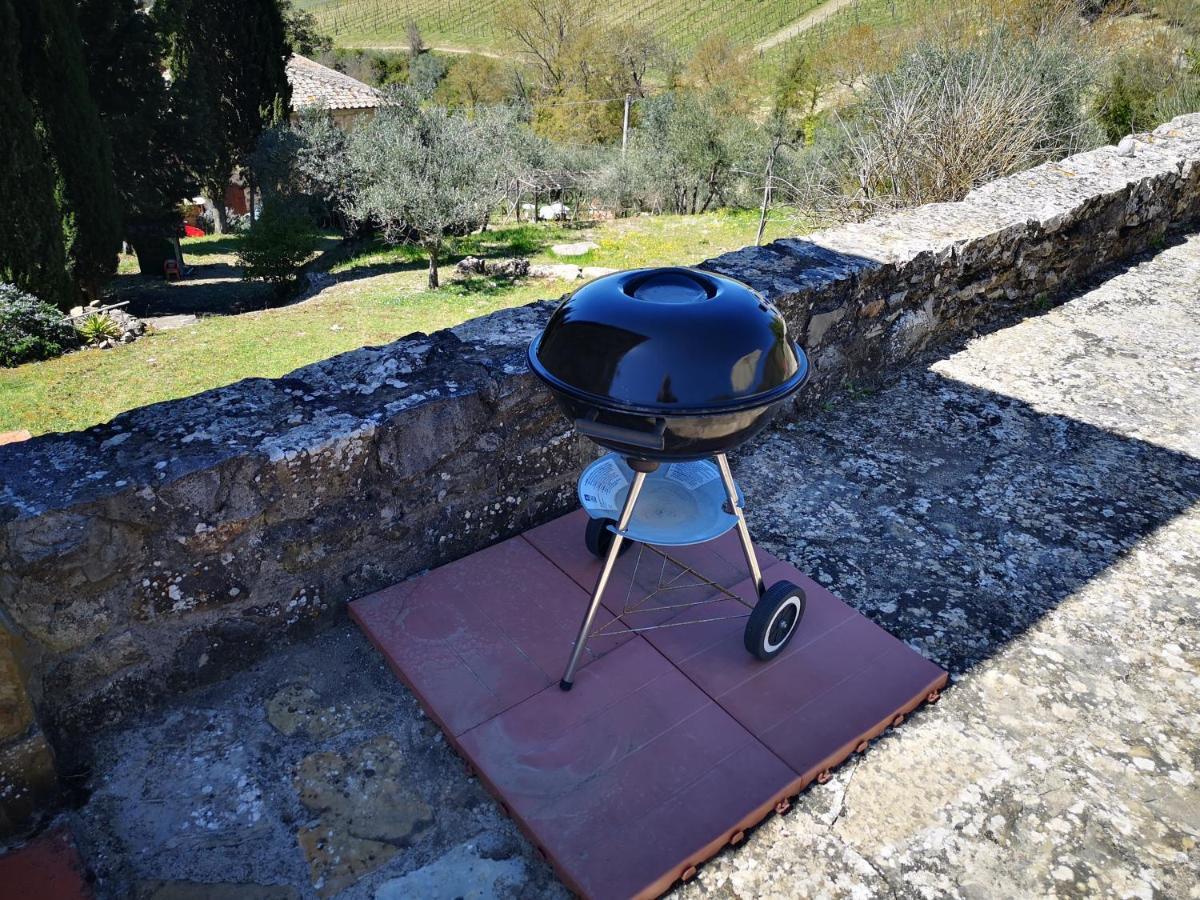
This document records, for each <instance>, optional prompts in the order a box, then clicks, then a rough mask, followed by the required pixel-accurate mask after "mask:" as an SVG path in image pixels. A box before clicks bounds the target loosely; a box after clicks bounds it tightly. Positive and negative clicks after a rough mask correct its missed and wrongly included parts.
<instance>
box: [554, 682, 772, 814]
mask: <svg viewBox="0 0 1200 900" xmlns="http://www.w3.org/2000/svg"><path fill="white" fill-rule="evenodd" d="M667 663H668V664H670V660H667ZM676 671H679V670H678V669H677V670H676ZM679 674H680V675H683V673H682V672H679ZM659 677H660V678H661V677H665V675H664V676H659ZM684 678H685V679H686V680H687V681H689V682H690V681H691V679H690V678H687V676H686V675H684ZM655 680H657V679H655ZM647 684H649V682H647ZM693 686H694V687H696V688H697V690H700V694H701V696H703V697H704V699H705V700H706V701H707V702H705V703H701V704H700V706H699V707H697V708H696V709H694V710H692V712H690V713H688V714H687V715H686V716H684V717H683V718H682V719H680V720H679V721H677V722H673V723H672V724H670V725H668V726H667V727H666V728H664V729H663V730H662V731H659V732H656V733H655V734H653V735H651V736H650V737H648V738H646V740H644V741H642V742H641V743H640V744H638V745H637V746H636V747H634V748H632V749H631V750H629V751H628V752H626V753H624V754H622V756H621V757H620V758H619V759H617V760H616V761H614V762H612V763H610V764H609V765H607V766H605V767H604V768H602V769H598V770H597V771H595V772H593V773H592V774H591V775H589V776H588V777H587V778H584V779H583V780H582V781H580V782H579V783H578V784H577V785H575V790H578V789H580V788H582V787H583V786H584V785H587V784H590V783H591V782H593V781H595V780H596V779H597V778H599V777H600V776H601V775H603V774H605V773H607V772H609V771H611V770H612V769H613V768H614V767H615V766H617V765H619V764H620V763H622V762H624V761H625V760H626V759H628V758H630V757H631V756H633V755H634V754H635V753H638V752H639V751H641V750H643V749H645V748H646V747H649V746H650V745H651V744H653V743H655V742H656V741H658V740H661V739H662V738H664V737H666V736H667V735H668V734H670V733H671V732H672V731H674V730H675V729H677V728H678V727H679V726H681V725H683V724H684V723H685V722H687V721H689V720H691V719H694V718H695V717H696V716H698V715H700V714H701V713H702V712H704V710H705V709H706V708H707V707H708V706H710V705H711V706H715V707H716V708H717V710H719V711H720V712H722V713H724V714H725V715H727V716H729V718H730V719H731V720H732V721H733V723H734V724H735V725H737V726H738V727H739V728H740V729H742V731H743V732H745V734H746V738H747V741H745V742H743V744H744V743H750V742H753V743H758V744H761V743H762V742H761V741H759V740H758V736H757V735H756V734H754V732H752V731H750V730H749V729H748V728H746V726H745V725H743V724H742V723H741V722H739V721H738V720H737V718H736V717H734V716H733V715H731V714H730V713H729V711H728V710H726V709H724V708H723V707H721V706H720V705H719V704H717V703H716V702H714V701H713V699H712V698H711V697H709V696H708V694H706V693H704V691H703V690H702V689H701V688H700V687H699V685H695V684H693ZM638 690H641V688H639V689H638ZM615 705H616V704H615V703H614V704H610V707H611V706H615ZM610 707H606V709H608V708H610ZM739 749H741V748H739ZM764 749H765V750H767V752H769V753H771V754H772V755H775V754H774V751H772V750H771V748H770V747H764ZM735 753H737V750H731V751H730V752H729V753H727V754H726V755H725V756H722V757H721V758H720V760H718V761H717V762H715V763H713V765H711V766H709V767H708V768H707V769H705V774H707V773H708V772H711V771H712V770H713V769H714V768H716V766H717V765H719V764H720V763H721V762H724V761H725V760H726V759H728V758H729V757H730V756H732V755H734V754H735ZM780 763H781V764H782V765H783V766H784V767H785V768H786V769H788V770H789V771H792V772H795V769H793V768H792V767H791V766H789V765H788V764H787V763H785V762H783V760H780ZM693 783H694V781H693V782H689V785H690V784H693ZM676 793H678V792H676ZM670 796H671V797H673V796H675V794H671V795H670ZM561 799H562V798H561V797H556V798H554V799H552V800H548V801H546V803H544V804H542V805H540V806H537V807H535V808H534V810H533V811H532V814H533V815H536V814H537V813H539V812H541V811H543V810H545V809H548V808H549V807H550V806H551V805H553V804H554V803H558V802H560V801H561ZM667 799H670V797H668V798H667ZM664 802H665V801H664ZM660 805H661V804H660Z"/></svg>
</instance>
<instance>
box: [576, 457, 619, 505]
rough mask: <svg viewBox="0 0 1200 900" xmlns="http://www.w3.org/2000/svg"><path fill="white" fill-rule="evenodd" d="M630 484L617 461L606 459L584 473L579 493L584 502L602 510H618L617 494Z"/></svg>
mask: <svg viewBox="0 0 1200 900" xmlns="http://www.w3.org/2000/svg"><path fill="white" fill-rule="evenodd" d="M626 484H628V482H627V481H626V480H625V473H624V472H622V471H621V467H620V466H618V465H617V462H616V460H613V459H606V460H604V461H602V462H600V463H599V464H597V465H595V466H592V467H591V468H590V469H588V470H587V471H586V472H584V473H583V478H582V479H581V480H580V482H579V493H580V495H581V496H582V497H583V502H584V503H586V504H589V505H593V506H597V507H600V508H601V509H616V508H617V494H618V493H620V491H621V488H623V487H625V485H626Z"/></svg>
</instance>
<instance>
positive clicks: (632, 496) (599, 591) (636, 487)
mask: <svg viewBox="0 0 1200 900" xmlns="http://www.w3.org/2000/svg"><path fill="white" fill-rule="evenodd" d="M645 480H646V473H645V472H634V473H633V483H632V484H631V485H629V496H627V497H626V498H625V506H624V507H622V509H621V518H620V519H618V520H617V534H614V535H613V539H612V544H611V545H610V546H609V548H608V555H607V556H606V557H604V568H602V569H601V570H600V577H599V578H597V579H596V588H595V590H593V591H592V602H591V604H590V605H589V606H588V609H587V612H586V613H585V614H584V616H583V624H582V625H580V626H579V636H578V637H576V638H575V646H574V647H572V648H571V659H570V661H569V662H568V663H567V670H566V671H565V672H564V673H563V677H562V681H560V682H559V683H558V686H559V687H560V688H562V689H563V690H564V691H569V690H570V689H571V685H572V683H573V682H574V681H575V668H576V667H577V666H578V665H579V657H580V656H582V655H583V648H584V647H586V646H587V642H588V635H589V634H590V633H591V630H592V621H593V620H594V619H595V618H596V610H598V609H599V608H600V598H601V597H602V596H604V589H605V587H607V586H608V578H609V576H610V575H612V570H613V566H615V565H616V564H617V555H618V554H619V553H620V552H621V544H622V543H623V542H624V540H625V538H623V537H622V536H621V534H620V532H622V531H624V530H625V529H626V528H628V527H629V520H630V519H631V518H633V506H634V504H635V503H637V498H638V494H640V493H641V492H642V482H644V481H645Z"/></svg>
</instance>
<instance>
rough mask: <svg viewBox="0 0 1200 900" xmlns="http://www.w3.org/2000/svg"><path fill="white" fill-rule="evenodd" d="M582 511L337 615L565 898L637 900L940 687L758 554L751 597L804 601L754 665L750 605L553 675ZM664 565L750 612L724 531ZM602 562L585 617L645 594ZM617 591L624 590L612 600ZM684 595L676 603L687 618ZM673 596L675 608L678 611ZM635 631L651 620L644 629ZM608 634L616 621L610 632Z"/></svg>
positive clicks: (631, 637)
mask: <svg viewBox="0 0 1200 900" xmlns="http://www.w3.org/2000/svg"><path fill="white" fill-rule="evenodd" d="M587 519H588V517H587V515H586V513H584V512H583V511H582V510H581V511H579V512H576V513H573V514H571V515H568V516H564V517H562V518H560V519H556V520H555V521H553V522H550V523H548V524H546V525H543V526H541V527H539V528H535V529H533V530H532V531H529V532H526V533H525V534H524V535H521V536H519V537H515V538H512V539H510V540H507V541H504V542H502V543H499V544H496V545H494V546H492V547H489V548H487V549H486V550H481V551H480V552H478V553H474V554H472V555H471V556H468V557H465V558H464V559H460V560H458V561H457V562H453V563H450V564H449V565H446V566H442V567H441V568H439V569H434V570H433V571H432V572H429V573H427V574H425V575H422V576H420V577H417V578H412V579H409V580H408V581H405V582H402V583H401V584H397V585H394V586H392V587H390V588H387V589H386V590H383V591H380V592H379V593H376V594H372V595H371V596H368V597H364V598H362V599H360V600H356V601H355V602H354V603H352V604H351V605H350V614H351V616H352V618H354V620H355V621H356V622H358V624H359V626H360V627H361V628H362V629H363V631H364V632H366V634H367V636H368V637H369V638H370V640H371V642H372V643H373V644H374V645H375V646H376V647H377V648H379V650H380V651H381V652H382V653H383V655H384V657H385V658H386V659H387V661H388V663H389V665H390V666H391V667H392V669H393V671H395V673H396V674H397V675H398V676H399V677H400V679H401V680H403V681H404V682H405V683H406V684H407V685H408V686H409V687H410V688H411V689H412V690H413V692H414V693H415V694H416V695H417V698H418V700H420V702H421V705H422V706H423V707H424V709H425V711H426V712H427V713H428V714H429V715H430V717H431V718H432V719H433V720H434V721H435V722H437V723H438V725H439V726H440V727H441V729H442V730H443V731H444V732H445V733H446V736H447V737H448V738H449V740H450V742H451V744H452V745H453V746H454V747H455V748H456V749H457V750H458V752H459V753H461V754H462V755H463V756H464V757H465V758H466V760H467V761H468V763H469V764H470V766H471V767H472V769H473V770H474V771H475V772H476V773H477V774H478V775H479V777H480V779H481V780H482V782H483V783H484V784H485V785H486V786H487V787H488V788H489V790H491V792H492V793H493V794H494V795H495V796H496V797H497V798H498V799H499V800H500V802H501V803H502V804H503V805H504V808H505V809H506V810H507V811H508V812H509V813H510V814H511V815H512V817H513V818H514V819H515V820H516V821H517V823H518V825H520V826H521V828H522V829H523V830H524V831H525V833H526V834H527V835H528V836H529V838H530V840H531V841H533V843H534V844H535V845H536V846H537V847H538V848H539V850H540V851H541V852H542V853H543V854H544V855H545V856H546V858H547V859H548V860H549V861H550V862H551V864H552V865H553V866H554V868H555V870H556V871H557V872H558V874H559V876H560V877H561V878H562V880H563V881H564V882H565V883H566V884H567V886H568V887H570V888H571V889H572V890H574V891H576V892H577V893H579V894H581V895H583V896H585V897H594V898H609V897H611V898H618V897H620V898H624V897H652V896H657V895H658V894H660V893H662V892H663V891H665V890H666V889H667V888H668V887H670V885H671V884H672V883H673V882H675V881H676V880H677V879H680V878H687V877H690V874H694V872H695V867H696V866H697V865H699V864H700V863H702V862H703V861H704V860H706V859H709V858H710V857H712V856H713V855H714V854H716V853H717V852H718V851H719V850H720V849H721V848H722V847H724V846H725V845H727V844H737V843H740V842H741V841H742V839H743V837H744V835H745V830H746V829H747V828H749V827H751V826H753V825H755V824H757V823H758V822H760V821H761V820H762V819H763V818H765V817H766V816H768V815H769V814H770V813H771V812H772V811H784V810H786V808H787V803H788V798H789V797H791V796H793V795H795V794H797V793H799V792H800V791H801V790H803V789H804V788H806V787H807V786H808V785H809V784H811V783H812V782H814V781H816V782H819V783H823V782H824V781H826V780H828V774H829V771H830V770H831V769H832V768H834V767H835V766H837V765H838V764H840V763H841V762H842V761H843V760H845V759H846V758H847V757H849V756H850V755H851V754H853V753H854V752H856V751H859V752H861V750H862V749H863V748H864V744H866V742H868V741H870V740H871V739H872V738H874V737H875V736H877V735H879V734H880V733H882V732H883V731H885V730H886V729H888V728H889V727H892V726H894V725H896V724H898V723H899V722H900V721H903V719H904V717H905V716H906V715H907V714H908V713H909V712H911V711H912V710H914V709H915V708H917V707H918V706H920V705H922V704H923V703H925V702H926V701H927V700H933V699H936V695H937V691H938V690H940V689H941V688H942V687H943V686H944V685H945V684H946V680H947V676H946V673H945V672H944V671H942V669H940V668H939V667H938V666H936V665H934V664H933V663H931V662H929V661H928V660H926V659H924V658H923V657H922V656H921V655H920V654H918V653H916V652H915V651H913V650H912V649H910V648H909V647H908V646H907V645H905V644H904V643H903V642H902V641H900V640H897V639H896V638H894V637H892V636H891V635H890V634H888V633H887V632H886V631H884V630H883V629H882V628H880V627H878V626H877V625H875V624H874V623H872V622H871V621H870V620H868V619H867V618H865V617H864V616H862V615H861V614H859V613H858V612H856V611H855V610H853V609H851V608H850V607H848V606H847V605H846V604H844V603H842V601H840V600H839V599H837V597H835V596H833V594H831V593H830V592H829V591H828V590H826V589H825V588H823V587H822V586H821V585H819V584H817V583H816V582H814V581H813V580H812V579H810V578H808V577H807V576H805V575H803V574H802V573H800V572H798V571H797V570H796V569H794V568H792V567H791V566H790V565H788V564H786V563H783V562H780V561H779V560H777V559H775V558H774V557H772V556H771V555H770V554H768V553H764V552H763V551H762V550H757V551H756V557H757V561H758V563H759V565H760V566H761V568H762V573H763V576H764V578H766V579H768V580H770V579H788V580H790V581H792V582H794V583H795V584H797V585H799V586H800V587H801V588H803V590H804V593H805V595H806V597H807V612H806V614H805V617H804V627H803V629H801V630H800V631H798V632H797V633H796V636H795V638H794V639H793V640H792V641H791V642H790V643H789V644H788V645H787V647H786V648H784V649H783V650H782V651H781V652H780V653H779V655H778V656H776V657H775V658H773V659H771V660H770V661H769V662H761V661H759V660H758V659H755V658H754V657H753V656H751V655H750V654H748V653H747V652H746V650H745V647H744V646H743V644H742V639H741V634H742V630H743V626H744V620H743V619H738V618H731V617H729V616H723V617H722V618H720V619H719V620H716V621H703V620H706V619H709V618H710V617H711V616H713V615H717V616H722V613H723V612H724V613H734V612H739V611H740V612H742V613H743V615H744V613H745V611H746V610H747V609H748V608H749V607H750V606H751V605H752V602H751V601H742V600H739V599H729V598H725V597H718V598H715V600H714V603H712V604H710V605H703V606H682V607H681V608H679V609H674V610H662V611H660V612H659V613H657V615H658V616H659V617H660V619H659V624H664V625H666V624H671V625H674V624H682V623H684V622H691V624H689V625H688V627H686V628H673V627H665V628H659V629H655V630H650V631H646V632H645V633H643V634H629V633H627V632H626V633H621V634H611V635H604V636H602V637H599V638H596V639H593V640H592V641H590V642H589V643H588V645H587V647H586V648H585V650H584V655H583V658H582V660H581V664H580V667H579V670H578V674H577V677H576V682H575V687H574V690H572V691H571V692H570V693H565V692H563V691H561V690H560V689H559V686H558V678H559V669H560V666H561V665H562V657H563V653H564V650H565V649H566V648H568V647H569V646H570V643H571V640H572V637H573V636H574V634H575V630H576V627H577V620H578V618H579V616H580V614H581V613H582V611H583V610H584V609H585V608H586V607H587V605H588V603H589V591H590V590H591V588H592V585H593V584H595V581H596V577H597V575H598V574H599V570H600V567H601V565H602V562H601V561H600V560H598V559H597V558H596V557H595V556H593V555H592V554H591V553H589V552H588V550H587V548H586V547H585V546H584V542H583V541H581V540H580V534H581V532H582V531H583V528H584V525H585V523H586V522H587ZM671 555H672V557H674V558H675V559H678V560H679V561H680V562H681V563H682V564H684V565H687V566H693V565H694V566H696V567H697V569H700V570H702V571H704V572H706V573H708V574H709V575H711V576H712V578H713V579H714V580H715V581H718V582H721V581H723V582H724V583H728V584H735V583H737V582H738V581H739V580H740V581H741V583H740V584H738V585H737V588H735V590H734V592H733V593H735V594H737V595H738V596H739V597H746V598H754V597H755V593H754V590H753V587H752V585H751V584H750V582H749V580H747V579H746V575H745V569H744V566H745V561H744V560H743V559H742V548H741V546H740V543H739V539H738V537H737V535H736V534H735V533H734V532H727V533H726V534H725V535H724V536H722V537H720V538H717V539H715V540H713V541H710V542H708V543H705V544H697V545H692V546H686V547H676V548H671ZM634 557H635V553H629V554H626V555H625V556H624V557H622V558H620V559H618V560H617V562H616V565H615V568H614V570H613V572H612V578H611V584H610V587H611V590H610V592H609V593H608V594H607V595H606V596H605V597H604V598H603V599H602V609H601V615H602V616H604V617H606V618H607V617H613V616H619V614H620V613H621V610H622V605H621V600H622V599H623V598H624V597H625V595H626V594H627V592H628V591H629V590H630V589H632V591H634V592H637V591H639V590H644V589H645V588H646V587H647V583H646V582H645V580H644V579H645V578H646V568H647V567H646V566H645V565H643V566H642V567H641V569H640V570H639V569H638V568H637V567H636V566H635V559H634ZM631 581H632V584H631ZM713 590H714V588H712V587H710V586H708V585H706V584H703V583H700V584H696V585H695V586H694V587H687V588H685V589H684V590H683V591H681V592H680V594H681V595H682V596H681V598H680V603H684V602H688V601H692V600H700V599H704V597H705V596H708V593H706V592H712V591H713ZM688 592H690V593H688ZM652 615H653V613H652ZM622 621H623V620H622Z"/></svg>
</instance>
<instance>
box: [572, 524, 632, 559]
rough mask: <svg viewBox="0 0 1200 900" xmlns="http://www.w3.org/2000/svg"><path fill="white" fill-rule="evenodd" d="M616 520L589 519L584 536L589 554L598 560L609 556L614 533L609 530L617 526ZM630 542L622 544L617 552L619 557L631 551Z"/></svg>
mask: <svg viewBox="0 0 1200 900" xmlns="http://www.w3.org/2000/svg"><path fill="white" fill-rule="evenodd" d="M616 524H617V522H616V520H615V519H588V523H587V530H586V531H585V532H584V534H583V540H584V543H586V544H587V548H588V553H590V554H592V556H594V557H596V558H597V559H604V557H606V556H608V548H609V547H611V546H612V542H613V537H614V535H613V533H612V532H611V531H609V530H608V528H609V526H610V525H611V526H616ZM629 544H630V541H624V542H622V544H621V549H620V550H619V551H617V556H624V555H625V551H626V550H628V549H629Z"/></svg>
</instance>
